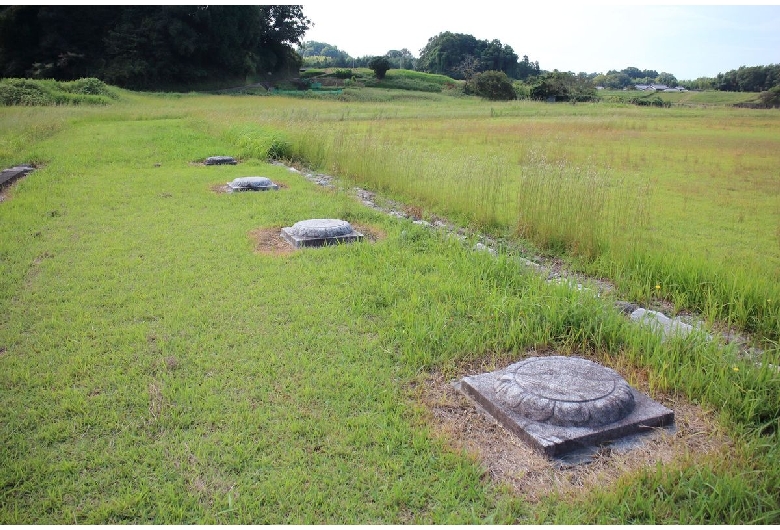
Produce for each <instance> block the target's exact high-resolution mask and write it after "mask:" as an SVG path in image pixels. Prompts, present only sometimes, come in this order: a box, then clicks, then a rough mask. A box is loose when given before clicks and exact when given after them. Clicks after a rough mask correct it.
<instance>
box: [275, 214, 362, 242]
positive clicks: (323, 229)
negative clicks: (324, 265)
mask: <svg viewBox="0 0 780 530" xmlns="http://www.w3.org/2000/svg"><path fill="white" fill-rule="evenodd" d="M282 237H283V238H284V239H285V240H286V241H287V242H288V243H290V244H291V245H292V246H294V247H295V248H301V247H321V246H324V245H336V244H339V243H351V242H353V241H361V240H362V239H363V234H361V233H360V232H357V231H355V230H354V229H353V228H352V226H351V225H350V224H349V223H348V222H346V221H342V220H340V219H308V220H306V221H299V222H297V223H295V224H294V225H293V226H288V227H285V228H282Z"/></svg>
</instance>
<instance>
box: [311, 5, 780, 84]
mask: <svg viewBox="0 0 780 530" xmlns="http://www.w3.org/2000/svg"><path fill="white" fill-rule="evenodd" d="M303 13H304V15H306V16H307V17H308V18H309V19H310V20H311V22H312V23H313V26H312V27H311V28H310V29H309V31H308V32H307V33H306V35H305V36H304V38H303V39H304V40H306V41H318V42H326V43H328V44H331V45H333V46H336V47H338V48H339V49H340V50H342V51H345V52H347V53H348V54H349V55H351V56H352V57H362V56H365V55H384V54H385V53H387V51H389V50H400V49H402V48H407V49H409V51H411V52H412V54H413V55H414V56H415V57H419V56H420V50H421V49H422V48H424V47H425V44H426V43H427V42H428V39H429V38H431V37H434V36H436V35H438V34H439V33H441V32H443V31H450V32H452V33H466V34H470V35H473V36H474V37H476V38H477V39H481V40H493V39H498V40H500V41H501V43H502V44H508V45H509V46H511V47H512V49H513V50H514V51H515V53H516V54H517V55H518V57H519V58H521V59H522V57H523V55H527V56H528V58H529V60H531V61H539V66H540V67H541V68H542V69H543V70H554V69H557V70H560V71H571V72H574V73H579V72H586V73H593V72H598V73H606V72H607V71H608V70H622V69H623V68H626V67H628V66H634V67H637V68H639V69H642V70H648V69H649V70H656V71H658V72H659V73H660V72H669V73H671V74H673V75H674V76H675V77H677V79H679V80H692V79H696V78H698V77H715V76H716V75H717V74H718V73H721V72H724V73H725V72H727V71H729V70H734V69H737V68H739V67H740V66H758V65H767V64H778V63H780V5H769V4H765V5H753V6H737V5H630V4H613V5H605V4H600V5H596V4H590V3H587V2H579V3H576V4H575V3H571V4H570V3H568V2H565V1H564V2H560V1H553V2H542V1H537V2H534V3H530V2H528V3H526V2H520V1H516V0H515V1H506V0H505V1H496V0H478V1H476V2H469V3H465V2H463V3H461V2H452V1H450V2H446V3H444V2H435V3H434V2H426V1H418V2H406V1H405V0H401V1H397V2H376V1H364V2H360V3H353V2H344V1H343V0H332V1H328V2H324V1H321V0H317V1H316V2H314V3H309V4H303Z"/></svg>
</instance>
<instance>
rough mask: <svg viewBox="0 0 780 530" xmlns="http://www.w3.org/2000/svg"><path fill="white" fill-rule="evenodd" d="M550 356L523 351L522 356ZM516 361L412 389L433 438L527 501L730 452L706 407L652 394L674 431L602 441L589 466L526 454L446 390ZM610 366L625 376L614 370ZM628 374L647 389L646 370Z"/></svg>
mask: <svg viewBox="0 0 780 530" xmlns="http://www.w3.org/2000/svg"><path fill="white" fill-rule="evenodd" d="M555 353H556V352H537V351H530V352H528V353H527V355H526V357H531V356H535V355H546V354H555ZM504 357H505V356H504ZM517 360H519V359H518V358H517V357H516V356H515V357H513V358H511V359H510V360H508V361H507V360H506V358H504V359H492V360H489V361H484V360H483V361H476V362H471V363H467V364H464V365H462V366H461V367H459V368H458V369H457V370H456V371H457V376H456V377H455V378H453V377H450V376H448V375H446V374H443V373H442V372H435V373H432V374H429V375H426V376H422V379H421V380H420V381H418V382H417V383H416V384H414V385H413V388H412V390H411V393H412V394H413V396H414V397H415V399H416V400H418V401H419V402H421V403H422V404H424V405H425V408H426V409H427V413H428V415H429V417H428V419H429V422H430V425H431V426H432V428H433V432H434V433H435V434H436V436H439V437H441V438H442V439H444V441H445V443H446V444H447V445H449V446H450V447H451V448H453V449H454V450H456V451H464V452H465V453H466V454H468V455H470V456H471V457H472V458H474V459H475V460H477V461H479V462H480V463H481V465H482V467H483V469H484V470H485V475H486V477H490V479H491V480H493V481H495V482H498V483H505V484H508V485H510V486H511V487H512V488H513V489H514V491H515V492H516V493H517V494H518V495H520V496H521V497H523V498H524V499H525V500H527V501H528V502H533V503H535V502H539V501H540V500H542V499H543V498H544V497H547V496H549V495H550V494H553V493H558V494H560V495H562V496H565V497H567V498H571V497H573V496H576V495H581V494H587V493H588V492H590V491H591V490H593V489H596V488H601V489H603V488H608V487H610V486H612V485H614V484H616V483H617V482H618V480H619V479H620V478H621V477H623V476H626V475H630V474H633V473H635V472H638V471H640V470H642V469H647V468H653V467H655V465H656V464H658V463H661V464H670V463H672V462H677V463H683V462H690V461H691V459H693V460H694V461H695V460H696V459H703V458H706V457H709V456H714V455H723V456H724V457H726V456H727V455H728V453H729V450H730V448H731V440H730V439H729V438H728V437H726V436H725V435H724V434H723V433H722V432H721V431H720V429H719V428H718V426H717V423H716V420H715V417H714V414H713V413H712V412H711V411H705V410H703V409H702V408H701V407H699V406H696V405H693V404H691V403H689V402H687V401H686V400H684V399H682V398H679V397H674V396H670V395H665V394H658V393H654V395H653V396H652V397H653V399H655V400H656V401H659V402H660V403H661V404H663V405H664V406H666V407H669V408H671V409H672V410H674V413H675V429H674V431H673V432H670V431H669V430H666V429H655V430H654V431H653V432H651V433H648V434H647V435H645V436H644V437H643V438H644V441H643V442H642V443H641V444H640V445H639V446H637V447H633V448H632V449H630V450H623V449H617V448H614V449H613V448H611V447H610V446H604V447H602V448H601V449H600V450H599V451H598V452H597V453H596V455H595V456H594V458H593V461H592V462H590V463H587V464H580V465H576V466H562V465H561V463H560V462H558V461H554V460H550V459H547V458H546V457H544V456H543V455H541V454H539V453H537V452H535V451H533V450H532V449H531V448H530V447H529V446H528V445H526V444H525V443H524V442H523V441H522V440H521V439H520V438H518V437H517V436H515V435H513V434H511V433H510V432H509V431H508V430H506V429H505V428H504V427H503V426H502V425H500V424H499V423H498V422H496V421H495V420H494V419H493V418H491V417H489V416H488V415H487V414H486V413H484V412H481V411H480V410H479V409H478V408H477V407H476V406H475V404H474V402H472V401H471V400H470V399H468V398H467V397H466V396H465V395H463V394H462V393H461V392H460V391H458V390H457V389H455V388H454V387H453V382H455V381H457V380H460V379H461V378H462V377H465V376H467V375H476V374H479V373H483V372H488V371H493V370H496V369H497V368H499V367H500V366H504V365H508V364H510V363H511V362H515V361H517ZM592 360H594V361H596V359H592ZM611 367H612V368H613V369H617V370H618V371H619V372H620V373H621V374H625V371H621V370H620V367H615V366H611ZM632 376H633V377H631V378H630V379H629V377H625V376H624V377H625V379H626V380H627V381H629V383H631V384H632V386H634V387H635V388H637V389H638V390H640V391H641V392H644V393H647V392H648V387H649V384H648V382H647V378H646V374H644V373H643V372H638V371H634V372H633V373H632Z"/></svg>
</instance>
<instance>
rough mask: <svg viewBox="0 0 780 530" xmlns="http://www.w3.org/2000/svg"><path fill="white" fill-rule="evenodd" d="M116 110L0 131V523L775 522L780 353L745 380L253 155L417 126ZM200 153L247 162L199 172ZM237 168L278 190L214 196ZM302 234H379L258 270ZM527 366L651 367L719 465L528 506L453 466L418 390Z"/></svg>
mask: <svg viewBox="0 0 780 530" xmlns="http://www.w3.org/2000/svg"><path fill="white" fill-rule="evenodd" d="M124 98H125V99H124V102H122V103H118V104H116V105H114V106H113V107H110V108H106V109H57V111H58V112H59V113H60V114H57V116H58V118H59V119H58V121H57V128H52V129H48V128H46V127H45V126H44V124H45V123H48V122H49V118H48V117H47V116H48V114H47V113H49V112H50V110H49V109H42V110H38V111H37V113H36V111H35V110H30V112H28V113H25V114H24V118H25V121H24V123H23V124H22V123H19V124H18V125H17V126H16V127H15V126H14V125H13V120H10V119H9V120H6V121H4V122H2V123H5V124H7V125H6V126H5V127H6V128H5V129H4V135H5V136H6V138H17V139H18V138H21V137H22V136H24V135H26V136H24V137H25V138H28V140H26V141H25V142H20V141H19V140H14V141H16V142H17V144H16V145H18V148H17V149H18V150H16V151H14V152H7V153H6V154H5V155H4V156H6V157H9V158H10V157H19V158H21V160H18V161H17V160H16V159H14V161H13V162H11V163H17V162H23V161H26V160H28V159H29V158H30V157H34V158H35V160H36V161H37V162H38V163H40V164H41V165H42V167H40V168H39V169H38V170H37V171H35V172H34V173H32V174H31V175H30V176H28V177H27V178H26V179H24V180H22V181H20V182H19V183H18V184H16V185H15V186H14V188H13V189H12V190H11V191H10V197H9V199H7V200H6V201H4V202H2V203H0V232H1V233H2V236H1V237H0V264H2V275H1V277H2V283H0V288H1V290H0V389H1V390H0V426H1V427H0V440H1V441H0V443H1V444H2V453H0V455H2V456H0V521H2V522H3V523H6V524H8V523H27V524H31V523H38V524H44V523H73V522H78V523H93V524H104V523H121V522H128V523H405V522H415V523H445V522H446V523H476V522H539V523H541V522H580V523H587V522H626V523H627V522H646V523H651V522H667V523H668V522H699V523H704V522H723V523H740V522H764V523H770V522H777V521H778V517H780V504H779V503H778V499H777V496H776V484H777V483H778V480H780V468H778V465H777V457H778V454H777V437H778V429H777V423H778V410H777V403H778V399H780V381H778V378H777V373H776V372H775V371H774V370H773V369H772V368H771V367H770V366H769V365H768V363H775V364H777V363H778V360H777V358H776V357H777V353H776V352H772V351H769V352H767V353H766V354H765V356H764V358H763V360H764V362H763V363H761V365H760V366H758V365H756V364H755V363H754V362H753V361H750V360H742V359H740V358H739V357H738V356H737V355H736V351H735V350H734V349H732V348H723V347H721V346H719V345H717V344H713V343H704V342H702V341H700V340H699V339H700V337H698V336H694V337H692V338H691V339H690V340H683V341H668V342H661V341H660V340H659V338H658V337H655V336H653V335H652V334H650V333H648V332H645V331H642V330H639V329H636V328H634V327H633V326H631V325H630V324H629V323H628V322H627V321H626V320H624V319H623V318H622V317H621V316H620V315H619V314H618V313H617V312H616V311H615V310H614V309H613V308H612V302H611V301H610V300H609V299H600V298H596V297H593V296H592V295H591V294H589V293H588V292H581V291H577V290H574V289H571V288H569V287H567V286H566V285H554V284H553V285H551V284H547V283H545V282H544V281H543V280H542V279H541V278H539V277H537V276H535V275H534V274H531V273H530V272H529V271H528V270H527V269H526V268H525V267H524V266H523V265H522V264H520V263H519V262H518V261H516V260H515V259H514V257H513V256H512V255H509V254H502V255H500V256H498V257H493V256H491V255H490V254H488V253H484V252H474V251H472V250H470V247H471V245H469V244H463V243H461V242H460V241H459V240H457V239H454V238H447V237H443V236H439V235H436V234H435V233H432V232H430V231H428V230H426V229H424V228H422V227H418V226H415V225H412V224H411V223H410V222H408V221H402V220H397V219H393V218H389V217H385V216H382V215H380V214H378V213H376V212H373V211H371V210H369V209H367V208H365V207H364V206H362V205H361V204H360V203H359V202H357V201H355V200H353V199H351V198H349V197H347V196H346V195H344V194H342V193H335V192H332V191H327V190H324V189H322V188H318V187H316V186H315V185H313V184H311V183H309V182H307V181H306V180H304V179H303V178H302V177H301V176H299V175H295V174H293V173H290V172H287V171H286V170H284V169H283V168H280V167H277V166H271V165H268V164H266V163H264V160H263V159H264V157H265V154H266V153H267V149H268V147H269V146H271V145H279V143H278V141H284V139H285V138H286V137H289V136H288V135H290V132H289V130H288V129H276V128H274V127H273V126H272V125H273V123H275V122H274V121H273V120H276V119H278V116H279V115H280V114H281V115H283V114H285V113H286V114H287V115H288V116H297V117H298V118H300V117H301V116H303V115H307V117H306V119H312V116H314V117H315V118H316V119H319V118H317V116H319V117H320V118H322V117H324V118H325V119H326V122H327V126H323V128H322V130H323V131H324V132H323V134H324V133H325V132H327V131H328V127H330V125H331V123H330V121H329V120H330V119H331V117H334V118H338V116H339V115H340V114H342V113H345V112H346V113H348V114H350V115H351V116H353V117H355V116H357V117H359V119H361V120H362V119H363V116H371V115H372V114H375V113H377V112H380V113H385V115H389V114H393V113H396V112H397V113H398V115H402V116H403V115H406V117H407V118H408V114H410V113H412V112H414V108H413V107H412V106H401V107H400V108H396V109H393V108H379V109H377V108H376V106H374V107H373V108H372V107H370V106H363V105H356V106H350V107H347V108H344V107H338V106H337V105H335V104H333V103H323V102H306V104H305V106H300V105H302V103H301V102H300V101H290V100H287V99H282V98H267V99H265V98H264V99H258V98H235V97H233V98H231V97H201V96H184V97H181V98H169V97H166V98H162V97H152V96H137V95H130V94H125V95H124ZM479 108H480V107H479V105H478V104H477V103H475V102H473V101H468V102H464V106H463V107H457V106H453V107H452V112H453V113H454V114H456V115H461V116H462V115H463V114H468V113H469V112H474V111H476V110H478V109H479ZM486 108H488V107H486V106H483V107H482V108H481V109H482V110H481V111H480V112H482V111H484V110H485V109H486ZM25 110H26V111H27V110H28V109H25ZM428 111H429V112H431V110H430V109H429V110H428ZM3 112H8V114H9V115H10V116H19V114H17V112H18V111H17V109H3ZM296 119H297V118H296ZM350 119H351V118H350ZM371 119H373V118H371ZM334 121H335V120H334ZM478 122H479V120H474V123H475V125H476V124H477V123H478ZM291 123H292V122H291ZM380 123H383V122H380ZM377 129H378V127H377ZM375 134H376V133H375ZM263 150H265V151H263ZM216 154H237V155H238V156H241V157H242V163H241V164H240V165H238V166H220V167H205V166H202V165H197V164H193V162H194V161H197V160H202V159H204V158H205V157H207V156H210V155H216ZM7 159H8V158H6V160H7ZM349 163H350V161H349V160H346V161H345V162H344V164H345V165H346V164H349ZM461 163H463V162H461ZM475 163H479V158H478V157H477V158H476V159H475ZM252 174H262V175H267V176H269V177H271V178H272V179H274V180H276V181H279V182H281V183H284V184H285V185H286V186H287V187H286V188H284V189H282V190H280V191H278V192H274V193H271V192H268V193H256V194H252V193H245V194H218V193H215V192H214V191H213V189H212V188H213V187H214V186H217V185H222V184H224V183H225V182H227V181H229V180H231V179H232V178H234V177H237V176H246V175H252ZM411 174H412V172H410V177H408V178H409V179H411ZM423 174H425V173H423ZM479 177H480V175H479V174H477V173H476V172H475V173H474V174H473V178H474V179H479ZM388 189H389V190H390V191H392V188H388ZM472 189H473V190H474V192H475V193H477V191H476V190H478V186H476V185H475V187H474V188H472ZM443 207H446V205H444V206H443ZM317 217H336V218H342V219H347V220H349V221H351V222H353V223H357V224H366V225H371V226H374V227H376V228H378V229H380V230H382V231H384V232H385V233H386V238H384V239H381V240H379V241H377V242H374V243H368V242H365V243H362V244H356V245H347V246H339V247H330V248H322V249H308V250H303V251H300V252H295V253H292V254H287V255H268V254H262V253H256V252H255V243H254V242H253V240H252V238H251V232H252V231H254V230H255V229H257V228H278V227H281V226H289V225H290V224H292V223H294V222H295V221H298V220H301V219H307V218H317ZM464 217H467V216H465V215H464ZM530 347H550V348H554V349H557V350H558V351H560V352H562V353H573V354H579V355H588V356H592V357H596V358H599V359H601V360H602V361H603V362H605V363H607V364H610V365H614V364H615V363H618V364H620V365H623V366H624V365H626V364H628V365H631V366H634V367H635V368H636V370H637V371H646V372H647V373H648V374H649V379H650V385H651V388H652V389H653V390H654V391H663V392H668V393H672V394H678V395H680V396H682V397H687V398H688V399H691V400H694V401H698V402H702V403H707V404H709V405H710V406H713V407H714V408H715V409H716V410H717V411H718V412H719V413H720V420H721V422H722V423H723V426H724V428H727V429H728V430H729V432H730V434H731V435H732V436H733V437H734V439H735V445H734V447H733V453H731V454H723V455H720V456H721V458H717V459H716V458H711V459H706V460H700V459H697V458H696V455H680V459H679V460H678V461H676V462H675V463H673V464H671V465H669V466H659V467H657V468H656V467H653V468H650V469H647V470H646V471H644V472H642V473H640V474H638V475H627V476H625V477H622V479H621V480H620V481H619V482H618V483H617V485H615V486H612V487H609V488H605V489H604V490H602V491H593V492H582V494H581V495H580V496H577V497H575V498H570V499H564V500H561V499H558V498H556V497H555V496H554V495H553V496H550V497H548V498H547V499H546V500H544V501H542V502H541V504H539V505H529V504H526V503H525V501H523V499H522V497H518V496H516V495H515V494H514V493H513V492H511V491H510V490H509V489H508V488H505V487H503V486H501V485H500V484H495V483H493V482H492V481H491V480H490V478H489V477H487V476H485V475H484V473H483V470H482V469H481V467H480V464H479V462H478V461H477V460H476V459H475V458H474V457H473V456H470V455H467V454H462V453H460V452H457V451H454V450H452V449H451V448H450V445H449V444H448V440H447V438H446V437H443V436H441V435H439V434H437V433H436V432H435V431H434V430H433V429H432V428H431V421H430V412H429V411H428V410H427V409H425V408H424V407H423V406H421V405H420V404H418V403H416V402H415V401H414V399H413V397H412V395H413V394H412V393H411V392H410V391H409V385H411V384H412V383H413V382H419V381H420V377H421V376H424V375H425V374H426V373H428V372H430V371H432V370H440V371H442V372H444V373H447V374H451V375H452V376H453V377H456V376H460V375H463V374H460V373H458V370H459V368H458V366H460V364H461V363H463V362H465V361H469V360H479V359H489V358H492V357H496V358H502V359H504V358H515V359H519V358H521V357H522V356H524V355H526V352H527V349H528V348H530Z"/></svg>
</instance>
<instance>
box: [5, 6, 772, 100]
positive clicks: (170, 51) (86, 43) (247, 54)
mask: <svg viewBox="0 0 780 530" xmlns="http://www.w3.org/2000/svg"><path fill="white" fill-rule="evenodd" d="M310 24H311V22H310V21H309V19H308V18H306V16H305V15H304V13H303V8H302V6H299V5H263V6H247V5H233V6H230V5H217V6H177V5H174V6H150V5H138V6H70V5H58V6H56V5H55V6H34V5H32V6H0V77H27V78H39V79H47V78H51V79H56V80H59V81H68V80H75V79H79V78H93V77H94V78H99V79H101V80H103V81H105V82H106V83H109V84H112V85H117V86H121V87H126V88H133V89H155V88H156V89H159V88H166V87H177V86H178V87H184V86H188V85H193V84H197V83H200V82H202V83H211V84H214V83H215V81H224V82H227V81H235V82H243V81H244V80H245V79H247V78H250V77H254V78H255V79H268V78H272V77H274V76H286V77H292V76H295V75H296V74H297V71H298V68H299V67H300V66H301V65H302V64H305V65H307V66H322V67H327V66H334V67H342V68H347V67H369V66H370V65H371V64H373V65H374V66H377V65H380V66H382V68H384V67H385V66H386V65H387V66H388V67H389V68H403V69H410V70H418V71H422V72H428V73H435V74H443V75H447V76H449V77H452V78H454V79H461V80H465V81H466V82H467V91H468V90H470V89H472V88H474V87H475V86H476V85H477V83H475V82H474V78H475V77H476V76H482V77H483V78H484V75H483V74H486V73H488V72H499V73H500V74H501V75H503V76H504V77H505V78H506V82H509V81H510V80H514V81H521V82H523V83H524V85H525V90H526V91H527V92H528V95H529V96H531V97H538V98H549V97H551V96H553V95H555V96H556V97H558V98H559V99H564V100H567V99H575V100H581V99H583V98H587V97H589V94H591V93H592V92H593V90H595V87H596V86H603V87H606V88H611V89H622V88H628V87H631V86H633V85H636V84H640V83H644V84H651V83H660V84H665V85H668V86H675V85H678V84H679V85H682V86H684V87H686V88H689V89H710V90H724V91H740V92H764V91H770V90H772V89H774V88H776V87H778V86H780V64H771V65H768V66H751V67H747V66H742V67H740V68H738V69H736V70H731V71H729V72H726V73H725V74H724V73H720V74H718V75H717V76H716V77H713V78H706V77H705V78H699V79H696V80H693V81H678V80H677V79H676V78H675V76H674V75H672V74H670V73H668V72H660V73H659V72H657V71H655V70H642V69H639V68H636V67H627V68H624V69H623V70H610V71H608V72H607V73H606V74H601V73H592V74H587V73H584V72H581V73H579V74H574V73H573V72H558V71H557V70H553V71H552V72H549V71H544V70H542V69H541V68H540V66H539V62H538V61H531V60H529V58H528V56H527V55H523V56H522V58H520V57H519V56H518V54H517V53H516V52H515V51H514V50H513V49H512V47H511V46H509V45H508V44H504V43H502V42H501V41H499V40H497V39H493V40H486V39H485V40H481V39H477V38H475V37H474V36H473V35H468V34H464V33H453V32H449V31H445V32H442V33H439V34H438V35H435V36H433V37H431V38H430V39H429V40H428V42H427V44H426V45H425V47H424V48H423V49H422V50H420V56H419V57H415V56H414V55H413V54H412V53H411V52H410V51H409V50H408V49H406V48H402V49H400V50H388V52H387V53H386V54H385V55H384V56H382V57H381V59H382V61H378V58H376V57H373V56H365V57H358V58H353V57H350V56H349V54H347V53H346V52H344V51H342V50H339V49H338V47H336V46H333V45H330V44H327V43H322V42H314V41H311V42H302V38H303V36H304V35H305V33H306V31H307V30H308V29H309V26H310ZM294 45H299V47H298V48H297V49H296V48H294ZM491 76H492V77H491V79H490V80H489V81H490V83H494V82H497V81H498V80H499V79H501V82H504V78H503V77H501V76H498V77H496V76H495V75H493V74H491ZM485 81H486V79H482V80H481V83H482V85H484V84H485ZM490 83H488V84H490Z"/></svg>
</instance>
